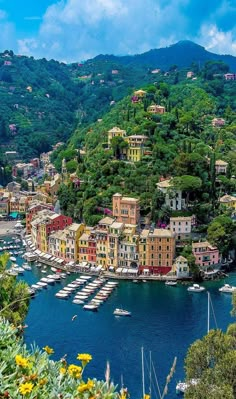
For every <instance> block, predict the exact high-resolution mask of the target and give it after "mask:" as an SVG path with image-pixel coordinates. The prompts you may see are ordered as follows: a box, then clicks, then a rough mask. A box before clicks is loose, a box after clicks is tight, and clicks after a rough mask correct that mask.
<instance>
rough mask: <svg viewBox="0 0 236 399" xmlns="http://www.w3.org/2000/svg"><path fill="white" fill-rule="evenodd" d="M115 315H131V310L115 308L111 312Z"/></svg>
mask: <svg viewBox="0 0 236 399" xmlns="http://www.w3.org/2000/svg"><path fill="white" fill-rule="evenodd" d="M113 314H114V315H115V316H131V312H129V311H128V310H125V309H121V308H116V309H115V310H114V312H113Z"/></svg>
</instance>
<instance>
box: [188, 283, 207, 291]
mask: <svg viewBox="0 0 236 399" xmlns="http://www.w3.org/2000/svg"><path fill="white" fill-rule="evenodd" d="M188 291H190V292H202V291H205V287H202V286H200V285H199V284H193V285H191V287H188Z"/></svg>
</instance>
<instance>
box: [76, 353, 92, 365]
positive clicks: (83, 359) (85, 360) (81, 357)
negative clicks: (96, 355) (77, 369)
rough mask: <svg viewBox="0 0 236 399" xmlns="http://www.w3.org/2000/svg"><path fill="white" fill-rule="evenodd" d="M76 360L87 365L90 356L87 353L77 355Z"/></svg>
mask: <svg viewBox="0 0 236 399" xmlns="http://www.w3.org/2000/svg"><path fill="white" fill-rule="evenodd" d="M77 359H78V360H81V362H82V363H84V364H87V363H88V362H90V360H92V356H91V355H89V354H88V353H79V354H78V356H77Z"/></svg>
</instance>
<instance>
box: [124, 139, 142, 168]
mask: <svg viewBox="0 0 236 399" xmlns="http://www.w3.org/2000/svg"><path fill="white" fill-rule="evenodd" d="M147 140H148V137H147V136H144V135H141V134H135V135H132V136H128V137H126V138H125V141H126V142H127V143H128V148H127V149H124V152H125V154H124V155H126V158H127V161H129V162H139V161H140V160H141V159H142V157H143V155H144V152H145V143H146V141H147Z"/></svg>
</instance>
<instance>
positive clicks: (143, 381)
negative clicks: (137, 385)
mask: <svg viewBox="0 0 236 399" xmlns="http://www.w3.org/2000/svg"><path fill="white" fill-rule="evenodd" d="M141 356H142V383H143V398H144V397H145V380H144V358H143V346H142V347H141Z"/></svg>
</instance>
